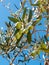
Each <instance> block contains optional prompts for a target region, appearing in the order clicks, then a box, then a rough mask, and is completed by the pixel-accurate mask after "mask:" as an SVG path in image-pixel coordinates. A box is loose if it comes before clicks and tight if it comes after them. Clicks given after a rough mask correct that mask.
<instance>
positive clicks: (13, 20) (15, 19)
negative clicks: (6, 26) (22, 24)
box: [8, 17, 19, 23]
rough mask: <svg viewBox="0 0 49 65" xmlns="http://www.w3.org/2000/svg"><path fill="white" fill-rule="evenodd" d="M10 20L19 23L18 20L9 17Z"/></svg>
mask: <svg viewBox="0 0 49 65" xmlns="http://www.w3.org/2000/svg"><path fill="white" fill-rule="evenodd" d="M8 18H9V20H11V21H12V22H14V23H16V22H19V20H18V18H13V17H8Z"/></svg>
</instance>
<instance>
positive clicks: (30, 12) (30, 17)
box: [28, 10, 32, 22]
mask: <svg viewBox="0 0 49 65" xmlns="http://www.w3.org/2000/svg"><path fill="white" fill-rule="evenodd" d="M31 19H32V10H29V18H28V22H30V20H31Z"/></svg>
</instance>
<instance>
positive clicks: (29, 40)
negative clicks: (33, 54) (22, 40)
mask: <svg viewBox="0 0 49 65" xmlns="http://www.w3.org/2000/svg"><path fill="white" fill-rule="evenodd" d="M31 39H32V38H31V33H30V31H29V32H28V34H27V41H28V43H31Z"/></svg>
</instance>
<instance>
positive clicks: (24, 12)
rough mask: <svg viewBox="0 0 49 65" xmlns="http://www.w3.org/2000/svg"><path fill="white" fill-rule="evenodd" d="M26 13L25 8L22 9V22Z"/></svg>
mask: <svg viewBox="0 0 49 65" xmlns="http://www.w3.org/2000/svg"><path fill="white" fill-rule="evenodd" d="M26 11H27V8H26V7H25V8H24V11H23V15H22V20H24V18H25V15H26Z"/></svg>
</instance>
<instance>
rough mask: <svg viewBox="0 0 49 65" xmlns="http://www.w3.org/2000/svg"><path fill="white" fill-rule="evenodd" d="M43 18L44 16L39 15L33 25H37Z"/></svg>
mask: <svg viewBox="0 0 49 65" xmlns="http://www.w3.org/2000/svg"><path fill="white" fill-rule="evenodd" d="M41 19H42V16H39V17H38V18H37V20H36V21H34V22H33V26H35V25H36V24H38V23H39V22H40V20H41Z"/></svg>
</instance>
